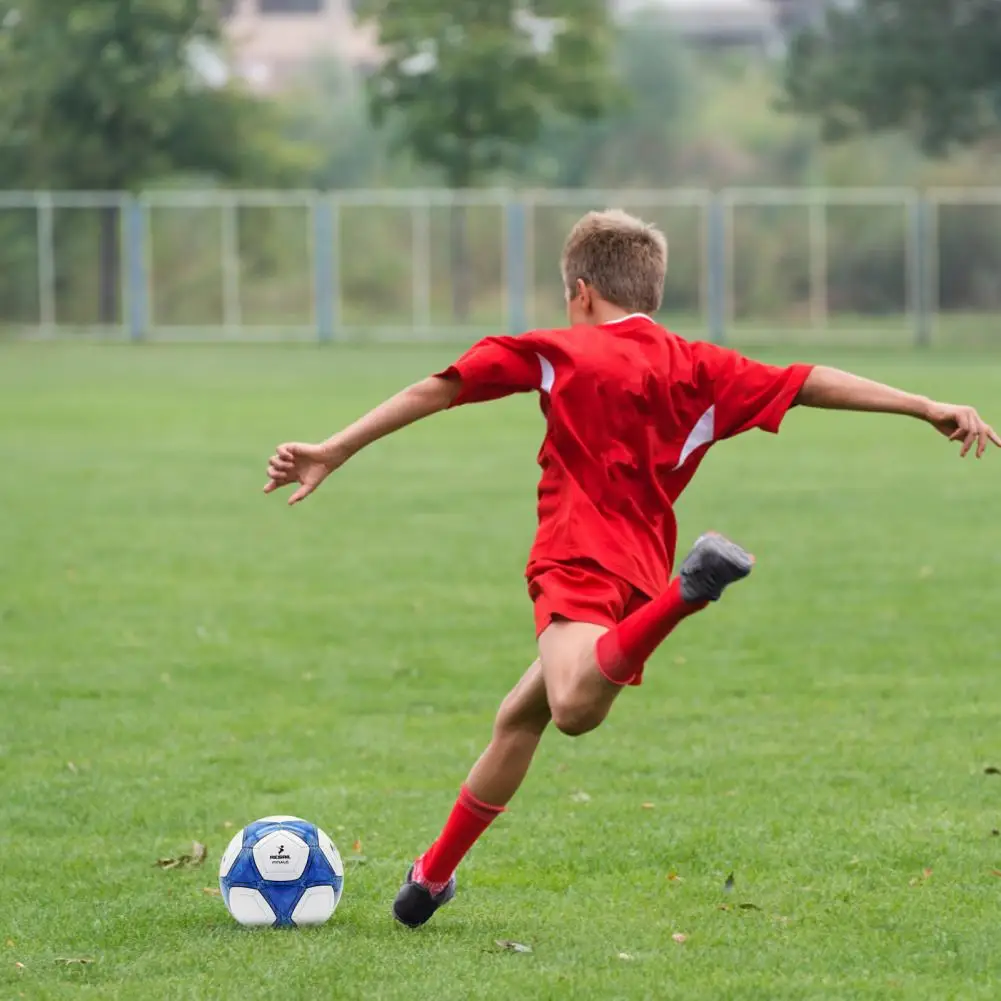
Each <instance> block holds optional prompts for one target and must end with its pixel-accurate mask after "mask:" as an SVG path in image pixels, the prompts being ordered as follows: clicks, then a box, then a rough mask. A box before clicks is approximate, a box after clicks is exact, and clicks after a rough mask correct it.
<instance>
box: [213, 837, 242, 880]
mask: <svg viewBox="0 0 1001 1001" xmlns="http://www.w3.org/2000/svg"><path fill="white" fill-rule="evenodd" d="M242 847H243V831H237V833H236V834H234V835H233V840H232V841H230V843H229V844H228V845H227V846H226V851H224V852H223V853H222V861H220V863H219V878H220V879H222V878H223V876H227V875H229V870H230V869H232V868H233V863H234V862H235V861H236V858H237V856H238V855H239V854H240V849H241V848H242Z"/></svg>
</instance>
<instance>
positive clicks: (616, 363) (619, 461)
mask: <svg viewBox="0 0 1001 1001" xmlns="http://www.w3.org/2000/svg"><path fill="white" fill-rule="evenodd" d="M810 369H811V367H810V366H808V365H793V366H791V367H789V368H778V367H775V366H772V365H764V364H761V363H760V362H756V361H751V360H750V359H748V358H744V357H743V356H742V355H740V354H738V353H737V352H735V351H730V350H727V349H726V348H721V347H718V346H716V345H713V344H704V343H699V342H694V343H693V342H690V341H686V340H685V339H684V338H681V337H678V336H677V335H675V334H672V333H669V332H668V331H667V330H665V329H664V328H663V327H660V326H659V325H658V324H656V323H655V322H654V321H653V320H651V319H650V318H649V317H648V316H643V315H634V316H628V317H625V318H624V319H622V320H619V321H615V322H613V323H606V324H603V325H602V326H598V327H573V328H570V329H565V330H536V331H532V332H531V333H527V334H523V335H521V336H520V337H488V338H486V339H485V340H482V341H480V342H479V343H478V344H475V345H473V347H472V348H470V349H469V351H467V352H466V353H465V354H464V355H463V356H462V357H461V358H460V359H459V360H458V361H457V362H456V363H455V364H454V365H452V366H450V367H449V368H447V369H446V370H445V371H444V372H441V373H439V374H440V375H442V376H444V377H451V378H457V379H459V380H460V381H461V389H460V392H459V395H458V397H457V398H456V400H455V403H454V404H453V406H458V405H461V404H465V403H478V402H482V401H484V400H496V399H499V398H500V397H503V396H508V395H510V394H512V393H523V392H528V391H531V390H536V391H538V392H539V393H540V403H541V407H542V412H543V414H544V415H545V417H546V435H545V438H544V440H543V442H542V448H541V449H540V451H539V465H540V466H541V467H542V478H541V481H540V483H539V505H538V511H539V529H538V533H537V534H536V538H535V544H534V546H533V547H532V552H531V556H530V558H529V564H528V574H529V576H531V575H532V574H533V572H534V571H535V570H536V569H538V568H540V567H542V566H544V565H546V564H551V563H554V562H561V561H568V560H580V559H590V560H593V561H595V562H596V563H598V564H600V565H601V566H602V567H604V568H605V569H606V570H608V571H610V572H612V573H614V574H617V575H618V576H620V577H622V578H623V579H624V580H626V581H628V582H629V583H630V584H632V585H633V586H634V587H635V588H637V589H638V590H640V591H642V592H643V593H644V594H647V595H650V596H653V595H657V594H660V593H661V592H662V591H663V590H664V589H665V588H666V587H667V584H668V580H669V576H670V572H671V566H672V564H673V562H674V550H675V545H676V543H677V522H676V521H675V517H674V511H673V505H674V502H675V500H677V498H678V496H679V495H680V493H681V492H682V490H684V489H685V487H686V486H687V485H688V483H689V481H690V480H691V478H692V476H693V475H694V473H695V470H696V469H697V468H698V466H699V463H700V462H701V461H702V459H703V457H704V456H705V454H706V452H707V451H708V449H709V448H710V447H711V446H712V445H713V444H714V443H715V442H717V441H722V440H723V439H724V438H731V437H733V436H734V435H737V434H740V433H741V432H743V431H749V430H751V429H752V428H761V429H763V430H765V431H771V432H773V433H774V432H777V431H778V429H779V425H780V424H781V422H782V418H783V417H784V416H785V414H786V411H788V410H789V408H790V407H791V406H792V405H793V403H794V402H795V400H796V397H797V395H798V394H799V391H800V388H801V387H802V385H803V383H804V381H805V380H806V377H807V375H809V373H810Z"/></svg>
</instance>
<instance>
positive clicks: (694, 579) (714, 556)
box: [680, 532, 754, 604]
mask: <svg viewBox="0 0 1001 1001" xmlns="http://www.w3.org/2000/svg"><path fill="white" fill-rule="evenodd" d="M753 566H754V557H753V556H752V555H751V554H750V553H748V552H746V551H745V550H743V549H741V547H740V546H738V545H737V543H736V542H731V541H730V540H729V539H726V538H724V537H723V536H722V535H718V534H717V533H715V532H707V533H706V534H705V535H702V536H700V537H699V538H698V539H696V541H695V545H694V546H692V549H691V552H690V553H689V554H688V555H687V556H686V557H685V562H684V563H682V564H681V571H680V573H681V597H682V598H684V599H685V601H687V602H690V603H692V604H695V603H696V602H700V601H719V599H720V596H721V595H722V594H723V591H724V590H725V589H726V588H727V587H728V586H729V585H730V584H733V583H734V582H735V581H738V580H743V578H745V577H746V576H747V575H748V574H749V573H750V572H751V568H752V567H753Z"/></svg>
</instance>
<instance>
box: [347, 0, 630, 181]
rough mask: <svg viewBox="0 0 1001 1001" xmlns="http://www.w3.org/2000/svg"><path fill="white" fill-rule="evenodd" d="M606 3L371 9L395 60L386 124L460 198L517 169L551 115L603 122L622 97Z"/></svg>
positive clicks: (437, 2)
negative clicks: (392, 121) (392, 120)
mask: <svg viewBox="0 0 1001 1001" xmlns="http://www.w3.org/2000/svg"><path fill="white" fill-rule="evenodd" d="M606 8H607V4H606V3H605V0H450V2H444V0H361V3H360V4H359V13H360V14H361V15H362V16H363V17H370V18H373V19H375V21H376V23H377V25H378V30H379V42H380V45H381V47H382V51H383V55H384V59H383V62H382V64H381V66H380V67H379V69H378V70H377V71H376V73H375V74H374V76H373V79H372V91H371V93H372V109H373V112H374V114H375V116H376V118H377V120H382V119H384V118H386V117H388V116H395V117H396V118H397V120H398V124H399V129H400V132H399V134H400V139H401V141H402V143H403V144H404V145H405V146H406V147H407V148H408V149H409V150H411V151H412V153H413V154H414V156H415V157H416V158H417V159H418V160H421V161H423V162H425V163H427V164H430V165H432V166H434V167H436V168H438V169H439V170H440V171H441V173H442V177H443V180H444V181H445V182H446V183H447V184H448V185H449V186H451V187H456V188H464V187H469V186H471V185H474V184H476V183H480V182H482V181H483V179H484V178H486V177H488V176H489V175H490V174H491V173H492V172H494V171H497V170H499V169H502V168H505V167H510V166H511V165H512V164H514V163H516V162H517V160H518V154H519V151H520V150H523V149H524V148H525V147H526V146H529V145H531V144H532V143H533V142H534V141H535V140H536V138H537V137H538V135H539V131H540V129H541V127H542V123H543V120H544V118H545V116H546V115H547V113H549V112H551V111H555V112H558V113H560V114H563V115H567V116H568V117H570V118H573V119H592V118H596V117H598V116H600V115H601V114H602V113H603V112H605V111H606V110H607V109H608V108H609V106H610V104H612V103H613V102H614V101H615V100H616V98H617V96H618V92H617V89H616V87H615V86H614V84H613V82H612V75H611V72H610V61H609V53H610V45H611V40H612V31H611V27H610V25H609V23H608V16H607V10H606Z"/></svg>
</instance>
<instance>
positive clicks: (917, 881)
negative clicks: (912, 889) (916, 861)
mask: <svg viewBox="0 0 1001 1001" xmlns="http://www.w3.org/2000/svg"><path fill="white" fill-rule="evenodd" d="M931 873H932V871H931V869H922V870H921V875H920V876H915V877H914V878H913V879H912V880H911V881H910V885H911V886H923V885H924V884H925V883H927V882H928V880H929V879H931Z"/></svg>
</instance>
